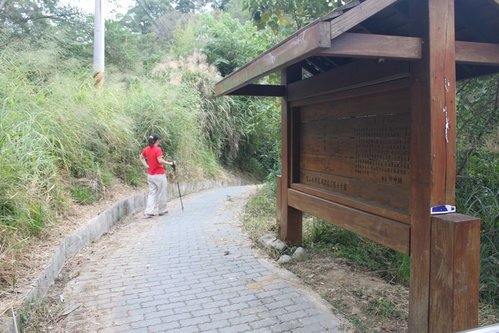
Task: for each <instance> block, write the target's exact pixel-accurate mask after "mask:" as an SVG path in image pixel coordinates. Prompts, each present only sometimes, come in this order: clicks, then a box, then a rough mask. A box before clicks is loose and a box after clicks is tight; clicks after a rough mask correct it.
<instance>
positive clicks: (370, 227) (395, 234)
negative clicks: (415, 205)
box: [288, 189, 410, 254]
mask: <svg viewBox="0 0 499 333" xmlns="http://www.w3.org/2000/svg"><path fill="white" fill-rule="evenodd" d="M288 200H289V205H291V206H293V207H295V208H296V209H298V210H300V211H304V212H307V213H310V214H312V215H314V216H317V217H319V218H321V219H324V220H326V221H328V222H330V223H333V224H335V225H337V226H339V227H342V228H344V229H347V230H350V231H352V232H355V233H356V234H358V235H361V236H363V237H366V238H369V239H370V240H372V241H375V242H377V243H380V244H383V245H385V246H387V247H389V248H391V249H394V250H396V251H399V252H402V253H406V254H408V253H409V230H410V226H409V225H407V224H403V223H398V222H396V221H393V220H390V219H387V218H384V217H381V216H377V215H374V214H370V213H366V212H362V211H359V210H356V209H353V208H350V207H347V206H344V205H340V204H337V203H334V202H331V201H328V200H324V199H322V198H318V197H315V196H312V195H309V194H306V193H302V192H299V191H296V190H293V189H289V190H288Z"/></svg>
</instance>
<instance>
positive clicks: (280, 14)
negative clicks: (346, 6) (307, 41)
mask: <svg viewBox="0 0 499 333" xmlns="http://www.w3.org/2000/svg"><path fill="white" fill-rule="evenodd" d="M341 3H342V1H341V0H312V1H311V0H243V5H244V7H245V8H246V9H247V10H248V11H249V12H250V14H251V17H252V18H253V20H254V22H255V23H256V25H257V26H258V28H260V29H263V28H264V27H270V28H271V29H272V30H273V31H274V32H281V33H283V34H285V35H289V34H290V33H292V32H293V31H295V30H298V29H300V28H302V27H304V26H305V25H306V24H308V23H309V22H311V21H312V20H314V19H316V18H319V17H320V16H322V15H324V14H326V13H328V12H329V11H331V10H332V9H333V8H335V7H337V6H338V5H340V4H341Z"/></svg>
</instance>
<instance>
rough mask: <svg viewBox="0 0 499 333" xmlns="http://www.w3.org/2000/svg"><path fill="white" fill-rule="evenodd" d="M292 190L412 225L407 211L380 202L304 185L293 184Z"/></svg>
mask: <svg viewBox="0 0 499 333" xmlns="http://www.w3.org/2000/svg"><path fill="white" fill-rule="evenodd" d="M291 188H292V189H294V190H297V191H300V192H303V193H307V194H310V195H313V196H316V197H319V198H322V199H325V200H328V201H332V202H336V203H339V204H342V205H345V206H348V207H351V208H355V209H358V210H362V211H364V212H368V213H372V214H374V215H379V216H383V217H386V218H387V219H390V220H395V221H398V222H402V223H406V224H410V218H409V214H408V212H407V211H406V210H401V209H395V208H393V207H388V206H386V205H385V206H384V205H381V204H379V203H378V202H374V201H369V200H365V199H362V198H359V197H352V196H350V195H346V194H342V193H340V192H331V191H327V190H324V189H322V188H318V187H317V186H309V185H306V184H302V183H294V184H291Z"/></svg>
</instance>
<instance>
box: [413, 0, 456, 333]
mask: <svg viewBox="0 0 499 333" xmlns="http://www.w3.org/2000/svg"><path fill="white" fill-rule="evenodd" d="M410 10H411V25H412V33H413V35H414V37H420V38H422V41H423V45H422V46H423V47H422V60H421V61H418V62H413V63H412V65H411V77H412V88H411V104H412V108H411V157H410V160H411V206H410V215H411V248H410V256H411V280H410V293H409V332H414V333H428V332H429V314H430V306H429V304H430V299H429V297H430V295H429V290H430V247H431V244H430V239H431V237H430V234H431V215H430V208H431V207H432V206H435V205H443V204H454V202H455V198H454V196H455V194H454V188H455V174H456V163H455V155H456V144H455V141H456V138H455V129H456V122H455V114H456V105H455V97H456V96H455V91H456V90H455V89H456V73H455V66H456V63H455V31H454V30H455V29H454V0H412V1H411V8H410Z"/></svg>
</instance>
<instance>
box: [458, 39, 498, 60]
mask: <svg viewBox="0 0 499 333" xmlns="http://www.w3.org/2000/svg"><path fill="white" fill-rule="evenodd" d="M456 62H457V63H458V64H474V65H495V66H499V44H488V43H473V42H462V41H456Z"/></svg>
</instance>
